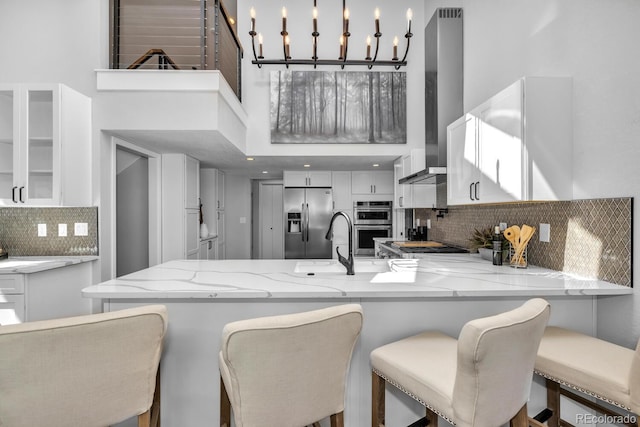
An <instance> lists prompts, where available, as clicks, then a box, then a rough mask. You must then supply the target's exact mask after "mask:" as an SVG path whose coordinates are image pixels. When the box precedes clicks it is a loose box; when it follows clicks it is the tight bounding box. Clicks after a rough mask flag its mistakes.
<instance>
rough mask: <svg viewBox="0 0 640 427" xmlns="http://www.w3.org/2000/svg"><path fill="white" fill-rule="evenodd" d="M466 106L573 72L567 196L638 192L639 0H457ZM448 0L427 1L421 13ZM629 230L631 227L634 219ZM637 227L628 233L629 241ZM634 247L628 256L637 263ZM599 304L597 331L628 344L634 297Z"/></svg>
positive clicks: (634, 328) (639, 316) (636, 314)
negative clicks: (519, 82)
mask: <svg viewBox="0 0 640 427" xmlns="http://www.w3.org/2000/svg"><path fill="white" fill-rule="evenodd" d="M460 3H461V5H462V7H463V8H464V13H465V18H464V20H465V26H464V41H465V56H464V61H465V64H464V67H465V72H464V76H465V86H464V88H465V103H464V105H465V110H469V109H471V108H472V107H474V106H475V105H477V104H479V103H480V102H481V101H482V100H484V99H486V98H488V97H489V96H491V95H492V94H494V93H496V92H497V91H499V90H500V89H502V88H503V87H506V86H507V85H508V84H509V83H511V82H513V81H515V80H516V79H517V78H518V77H521V76H523V75H568V76H572V77H573V80H574V161H573V169H574V197H575V198H578V199H589V198H606V197H635V198H636V202H635V203H634V204H635V206H634V208H635V210H636V212H637V209H638V206H637V200H638V196H640V168H638V166H637V162H638V160H640V144H639V143H638V141H639V139H640V56H638V55H636V54H635V52H636V50H637V41H638V40H640V26H638V25H637V22H638V21H639V20H640V3H639V2H637V1H635V0H616V1H611V2H605V1H601V0H536V1H531V0H482V1H477V0H463V1H462V2H460ZM444 4H446V5H449V4H450V3H449V2H444V1H435V0H427V1H426V7H425V14H427V15H430V14H431V11H433V8H434V7H436V6H437V5H444ZM636 228H637V227H636ZM637 238H638V233H637V231H636V232H635V233H634V240H635V241H637ZM639 256H640V255H639V251H635V255H634V260H633V261H634V262H633V263H634V264H635V265H640V259H639ZM638 295H639V293H638V292H637V291H636V292H635V293H634V295H633V296H632V297H628V296H624V297H610V298H604V299H600V300H599V303H598V331H599V335H600V336H602V337H604V338H606V339H610V340H612V341H615V342H618V343H621V344H624V345H627V346H629V347H632V346H635V344H636V341H637V339H638V336H640V297H639V296H638Z"/></svg>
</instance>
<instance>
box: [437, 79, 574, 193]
mask: <svg viewBox="0 0 640 427" xmlns="http://www.w3.org/2000/svg"><path fill="white" fill-rule="evenodd" d="M571 86H572V82H571V79H570V78H563V77H525V78H523V79H520V80H518V81H516V82H515V83H514V84H512V85H511V86H509V87H507V88H506V89H504V90H503V91H501V92H500V93H498V94H497V95H495V96H493V97H491V98H490V99H489V100H488V101H486V102H484V103H483V104H481V105H479V106H478V107H476V108H474V109H473V110H472V111H470V112H469V113H468V114H466V115H465V116H463V117H461V118H460V119H458V120H456V121H455V122H454V123H452V124H451V125H449V127H448V128H447V166H448V171H447V172H448V186H447V202H448V204H449V205H458V204H470V203H499V202H509V201H529V200H569V199H571V198H572V196H573V181H572V178H573V171H572V166H571V165H572V150H573V148H572V147H573V133H572V109H571V104H572V88H571Z"/></svg>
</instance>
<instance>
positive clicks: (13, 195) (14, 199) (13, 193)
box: [11, 186, 18, 203]
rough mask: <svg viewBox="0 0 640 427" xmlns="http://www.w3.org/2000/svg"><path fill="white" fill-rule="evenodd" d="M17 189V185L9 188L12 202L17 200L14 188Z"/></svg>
mask: <svg viewBox="0 0 640 427" xmlns="http://www.w3.org/2000/svg"><path fill="white" fill-rule="evenodd" d="M17 189H18V187H17V186H15V187H13V188H12V189H11V200H13V203H18V201H17V200H16V190H17Z"/></svg>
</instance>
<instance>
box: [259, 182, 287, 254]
mask: <svg viewBox="0 0 640 427" xmlns="http://www.w3.org/2000/svg"><path fill="white" fill-rule="evenodd" d="M259 219H260V258H261V259H283V258H284V200H283V186H282V184H281V183H273V184H272V183H262V184H261V185H260V214H259Z"/></svg>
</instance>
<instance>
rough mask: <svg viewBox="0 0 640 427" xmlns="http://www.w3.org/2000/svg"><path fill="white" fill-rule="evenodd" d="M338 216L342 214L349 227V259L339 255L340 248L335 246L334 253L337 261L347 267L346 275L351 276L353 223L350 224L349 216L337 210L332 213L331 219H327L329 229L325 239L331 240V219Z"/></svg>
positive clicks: (333, 219)
mask: <svg viewBox="0 0 640 427" xmlns="http://www.w3.org/2000/svg"><path fill="white" fill-rule="evenodd" d="M339 216H343V217H344V219H345V220H346V221H347V226H348V227H349V259H346V258H345V257H343V256H342V255H340V249H339V248H336V253H337V254H338V261H340V264H342V265H344V266H345V268H346V269H347V275H348V276H353V274H354V273H353V225H352V224H351V218H349V215H348V214H347V213H346V212H343V211H338V212H336V213H334V214H333V216H332V217H331V221H329V231H327V235H326V236H324V237H325V239H327V240H331V232H332V231H333V221H335V219H336V218H337V217H339Z"/></svg>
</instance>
